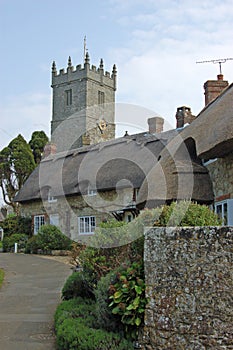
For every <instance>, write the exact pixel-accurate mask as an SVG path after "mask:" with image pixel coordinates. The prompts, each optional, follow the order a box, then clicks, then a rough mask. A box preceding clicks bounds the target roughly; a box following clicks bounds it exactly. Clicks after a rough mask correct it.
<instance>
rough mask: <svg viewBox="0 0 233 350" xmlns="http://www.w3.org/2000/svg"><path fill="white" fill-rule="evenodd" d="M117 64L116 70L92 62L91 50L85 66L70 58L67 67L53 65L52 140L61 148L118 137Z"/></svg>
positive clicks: (66, 148)
mask: <svg viewBox="0 0 233 350" xmlns="http://www.w3.org/2000/svg"><path fill="white" fill-rule="evenodd" d="M116 76H117V71H116V66H115V65H114V66H113V69H112V73H111V74H110V73H109V72H107V71H104V65H103V60H102V59H101V60H100V65H99V67H98V68H96V66H93V65H92V66H90V59H89V54H88V52H87V53H86V56H85V62H84V66H82V65H78V66H76V68H74V67H73V65H72V62H71V58H70V57H69V59H68V66H67V69H66V71H65V70H64V69H61V70H60V71H59V73H58V72H57V69H56V64H55V62H53V65H52V85H51V87H52V89H53V111H52V122H51V141H52V143H54V144H56V146H57V151H58V152H60V151H67V150H70V149H73V148H78V147H82V146H84V145H89V144H94V143H98V142H101V141H106V140H110V139H113V138H114V137H115V91H116Z"/></svg>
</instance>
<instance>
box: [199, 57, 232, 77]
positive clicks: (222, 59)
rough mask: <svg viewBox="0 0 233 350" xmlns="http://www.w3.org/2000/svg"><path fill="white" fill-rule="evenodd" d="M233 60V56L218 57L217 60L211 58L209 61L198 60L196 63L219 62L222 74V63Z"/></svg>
mask: <svg viewBox="0 0 233 350" xmlns="http://www.w3.org/2000/svg"><path fill="white" fill-rule="evenodd" d="M229 60H233V58H218V59H216V60H209V61H198V62H196V63H210V62H211V63H214V64H216V63H218V64H219V71H220V74H222V63H226V61H229Z"/></svg>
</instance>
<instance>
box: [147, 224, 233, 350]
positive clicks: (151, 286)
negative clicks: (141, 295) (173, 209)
mask: <svg viewBox="0 0 233 350" xmlns="http://www.w3.org/2000/svg"><path fill="white" fill-rule="evenodd" d="M232 243H233V227H221V228H220V227H205V228H152V229H150V230H149V231H147V233H146V234H145V257H144V259H145V278H146V285H147V289H146V296H147V297H148V298H149V303H148V305H147V309H146V312H145V327H144V330H143V335H142V337H141V339H140V343H141V345H142V347H141V349H143V350H152V349H153V350H154V349H156V350H160V349H166V350H193V349H196V350H202V349H214V350H218V349H219V350H220V349H233V245H232Z"/></svg>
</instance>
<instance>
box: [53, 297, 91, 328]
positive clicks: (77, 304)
mask: <svg viewBox="0 0 233 350" xmlns="http://www.w3.org/2000/svg"><path fill="white" fill-rule="evenodd" d="M68 318H82V319H83V320H85V324H86V326H88V325H89V326H92V324H93V322H95V303H94V301H93V300H90V299H87V298H81V297H77V298H75V299H70V300H65V301H63V302H62V303H61V304H60V305H58V307H57V309H56V312H55V315H54V320H55V330H57V328H58V327H59V325H60V324H62V322H63V321H64V320H66V319H68Z"/></svg>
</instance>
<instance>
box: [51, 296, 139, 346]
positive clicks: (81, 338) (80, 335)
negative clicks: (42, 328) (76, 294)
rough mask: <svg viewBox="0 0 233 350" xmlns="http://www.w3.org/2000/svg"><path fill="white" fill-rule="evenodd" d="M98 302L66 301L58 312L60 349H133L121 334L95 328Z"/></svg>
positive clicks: (57, 323)
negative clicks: (96, 303)
mask: <svg viewBox="0 0 233 350" xmlns="http://www.w3.org/2000/svg"><path fill="white" fill-rule="evenodd" d="M95 327H96V317H95V304H94V302H93V301H90V300H87V299H82V298H77V299H72V300H68V301H64V302H62V303H61V304H60V305H59V306H58V308H57V310H56V313H55V330H56V336H57V348H58V350H77V349H79V350H131V349H133V347H132V344H131V342H128V341H127V340H125V339H124V338H122V337H121V336H120V335H118V334H116V333H113V332H107V331H104V330H101V329H95Z"/></svg>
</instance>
